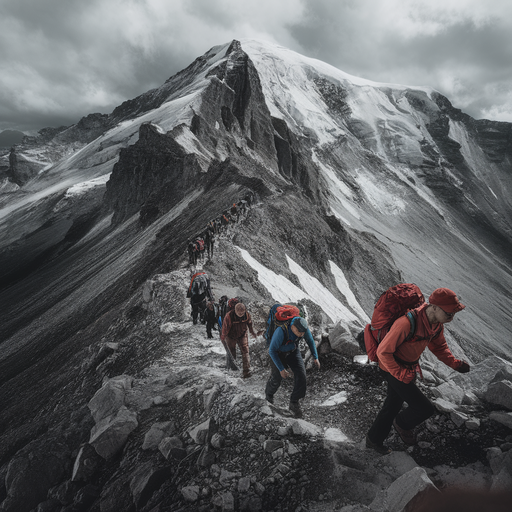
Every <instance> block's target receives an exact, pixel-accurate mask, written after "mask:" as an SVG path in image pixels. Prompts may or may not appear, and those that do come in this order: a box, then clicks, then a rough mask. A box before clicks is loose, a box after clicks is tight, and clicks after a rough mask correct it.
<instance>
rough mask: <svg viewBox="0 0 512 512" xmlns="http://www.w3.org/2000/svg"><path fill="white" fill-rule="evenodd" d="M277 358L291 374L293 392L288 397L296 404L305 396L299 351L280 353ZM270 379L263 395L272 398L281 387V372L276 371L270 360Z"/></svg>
mask: <svg viewBox="0 0 512 512" xmlns="http://www.w3.org/2000/svg"><path fill="white" fill-rule="evenodd" d="M279 357H280V359H281V362H282V363H283V365H284V367H285V368H290V370H291V371H292V372H293V391H292V394H291V396H290V401H291V402H298V401H299V399H301V398H304V397H305V396H306V367H305V366H304V359H302V355H301V353H300V350H299V349H298V348H296V349H295V350H294V351H293V352H280V353H279ZM270 370H271V373H270V377H269V379H268V381H267V386H266V388H265V394H266V395H267V396H269V397H272V396H274V394H275V393H276V391H277V390H278V389H279V386H281V381H282V380H283V378H282V377H281V372H280V371H279V370H278V369H277V366H276V365H275V363H274V361H272V358H270Z"/></svg>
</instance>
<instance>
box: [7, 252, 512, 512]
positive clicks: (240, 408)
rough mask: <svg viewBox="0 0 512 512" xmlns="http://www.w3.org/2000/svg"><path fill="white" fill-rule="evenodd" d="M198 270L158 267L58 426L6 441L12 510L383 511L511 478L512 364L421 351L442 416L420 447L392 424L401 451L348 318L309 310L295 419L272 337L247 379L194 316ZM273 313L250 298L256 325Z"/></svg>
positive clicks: (425, 429) (73, 386)
mask: <svg viewBox="0 0 512 512" xmlns="http://www.w3.org/2000/svg"><path fill="white" fill-rule="evenodd" d="M226 243H228V242H226ZM218 259H219V260H222V255H218ZM220 266H221V265H220V261H219V264H218V267H220ZM205 268H207V269H208V268H210V273H211V274H212V275H215V273H216V272H217V273H219V270H218V268H217V270H215V269H214V267H213V264H212V263H207V264H205ZM188 276H189V272H188V269H183V270H177V271H173V272H171V273H169V274H162V275H157V276H155V277H154V278H153V279H151V280H150V281H148V282H147V283H146V284H145V285H144V287H143V289H142V290H141V293H140V296H139V298H138V301H137V302H136V303H135V302H134V301H132V302H131V303H129V304H127V305H126V308H125V310H124V312H123V315H122V316H121V317H120V318H119V319H118V320H117V321H114V322H112V323H111V324H110V327H109V328H108V329H107V330H106V332H102V329H103V327H104V326H97V328H98V333H96V334H99V333H100V332H102V337H101V339H100V337H98V342H97V343H95V344H92V345H91V348H90V349H87V350H84V351H82V352H80V353H79V354H77V358H76V366H75V368H74V370H73V372H72V373H70V374H69V375H66V376H65V377H64V378H63V382H62V387H63V390H65V389H66V388H68V389H69V390H70V392H69V393H68V394H67V395H65V394H62V392H60V391H59V390H55V396H59V397H60V398H59V399H56V400H55V401H54V402H53V403H52V404H49V407H53V421H52V420H48V422H47V424H46V425H45V427H43V428H39V431H38V432H37V433H33V435H34V437H36V436H37V438H35V439H34V440H33V441H32V442H29V443H28V444H25V445H24V446H23V448H21V449H20V450H19V451H16V450H15V446H16V441H15V440H13V441H12V445H11V446H10V447H6V446H4V448H3V452H2V455H3V456H4V457H5V456H6V454H8V451H9V449H10V450H11V451H12V452H13V453H12V456H11V457H9V461H8V462H6V463H5V464H4V465H3V466H2V468H1V469H0V475H1V483H2V486H1V487H0V498H1V499H2V503H1V504H0V510H1V511H2V512H8V511H9V512H23V511H27V512H28V511H31V510H35V511H37V512H64V511H66V512H71V511H101V512H121V511H146V512H150V511H151V512H157V511H161V512H164V511H171V510H172V511H226V512H227V511H234V510H247V511H260V510H263V511H269V510H275V511H278V510H279V511H288V510H293V511H300V510H304V511H306V510H311V511H313V510H314V511H330V510H342V511H344V512H355V511H364V510H373V511H382V512H384V511H400V510H416V509H417V508H416V507H418V506H419V505H420V504H421V503H422V501H424V500H426V499H428V497H429V496H432V493H434V494H437V493H439V491H443V492H444V491H446V490H447V489H450V488H453V487H463V488H465V489H466V490H467V492H470V491H471V492H474V491H480V492H489V491H490V492H492V493H493V494H492V496H494V495H495V494H494V493H498V492H500V491H507V490H510V489H511V488H512V450H511V448H512V412H510V411H512V365H511V364H510V363H508V362H506V361H504V360H503V359H500V358H498V357H490V358H487V359H485V360H483V361H481V362H480V363H478V364H475V365H473V367H472V371H471V372H470V373H469V374H466V375H460V374H456V373H454V372H452V371H451V370H450V369H449V368H446V367H443V366H442V365H441V366H439V365H438V364H436V363H435V362H433V361H432V360H430V359H429V360H426V361H425V362H424V363H423V374H424V379H425V380H424V382H423V383H420V385H421V386H422V387H423V388H424V389H425V390H426V392H427V393H428V394H429V395H430V396H431V397H432V399H433V400H435V404H436V407H437V409H438V414H437V415H436V416H434V417H433V418H431V419H430V420H429V421H428V422H426V424H425V425H423V426H422V427H421V429H420V432H419V435H418V437H419V443H418V445H417V446H415V447H413V448H409V449H406V447H405V446H404V445H403V444H402V443H401V441H400V440H399V438H397V437H396V436H395V435H394V434H393V435H392V436H391V437H390V439H389V441H390V443H389V444H390V446H391V447H392V448H393V452H392V453H391V454H389V455H386V456H380V455H378V454H376V453H375V452H373V451H371V450H367V449H365V448H364V442H363V439H364V435H365V432H366V430H367V429H368V426H369V425H370V423H371V421H372V419H373V417H374V416H375V414H376V412H377V411H378V409H379V407H380V403H381V401H382V399H383V397H384V391H385V390H384V386H383V385H382V382H381V379H380V378H379V374H378V370H377V368H376V367H375V366H373V365H368V364H361V363H358V362H354V361H353V359H354V354H355V353H357V352H358V348H357V345H356V343H355V340H354V337H353V335H352V334H351V333H350V332H349V331H348V329H346V328H345V327H344V326H343V325H337V326H329V327H330V328H328V327H326V326H323V328H322V327H321V326H320V325H319V324H317V325H315V319H316V318H317V317H318V318H319V317H320V316H319V315H316V314H315V311H314V307H312V308H311V309H312V315H311V322H312V324H313V327H314V334H315V335H316V336H315V337H316V339H317V340H323V341H322V343H321V344H320V346H319V352H320V354H321V355H320V361H321V363H322V368H321V370H320V371H315V370H313V369H309V370H308V386H309V387H308V394H307V396H306V398H305V399H304V401H303V402H304V403H303V409H304V417H303V418H302V419H296V418H293V417H291V415H290V413H289V411H288V410H287V409H286V406H287V399H288V396H289V393H290V391H291V386H292V383H291V382H285V383H284V384H283V386H282V389H281V390H280V391H279V393H278V394H277V395H276V404H275V405H270V404H268V403H267V402H266V401H265V400H264V394H263V390H264V385H265V381H266V378H267V376H268V371H269V370H268V367H267V364H268V362H267V358H266V351H265V346H264V341H263V340H261V339H259V340H258V341H256V342H254V343H252V345H251V355H252V364H253V369H254V372H253V376H252V377H251V378H249V379H245V380H244V379H242V378H241V375H240V374H239V373H238V372H233V371H228V370H226V369H225V368H224V366H225V365H224V352H223V348H222V346H221V344H220V341H219V339H218V337H217V335H216V336H215V337H214V339H212V340H208V339H207V338H206V333H205V328H204V326H203V325H193V324H192V322H191V321H190V317H189V307H188V304H187V299H186V298H185V290H186V283H187V280H188ZM214 290H215V285H214ZM265 308H266V305H265V304H262V303H253V304H250V310H251V311H253V316H254V318H255V322H256V324H257V327H258V326H259V327H262V326H263V323H264V321H265V315H264V312H265ZM328 331H329V332H328ZM92 334H93V333H91V335H92ZM322 334H324V336H322ZM326 334H328V336H326ZM305 356H306V357H307V354H305ZM356 359H357V358H356ZM363 360H364V358H363ZM61 391H62V390H61ZM63 396H67V398H66V399H63V398H62V397H63ZM45 414H47V415H49V416H51V414H50V412H49V411H48V410H46V411H45ZM45 429H46V430H45ZM17 435H18V441H19V440H20V439H22V437H23V429H20V430H19V431H18V432H17ZM411 507H412V508H411ZM479 510H480V509H479ZM481 510H484V509H481ZM493 510H501V509H499V508H494V509H493ZM504 510H505V509H504Z"/></svg>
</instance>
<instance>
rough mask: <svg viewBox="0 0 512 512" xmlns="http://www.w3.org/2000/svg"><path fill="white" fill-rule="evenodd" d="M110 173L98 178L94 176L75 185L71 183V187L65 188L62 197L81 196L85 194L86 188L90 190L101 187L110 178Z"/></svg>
mask: <svg viewBox="0 0 512 512" xmlns="http://www.w3.org/2000/svg"><path fill="white" fill-rule="evenodd" d="M110 174H111V173H109V174H105V175H103V176H100V177H98V178H94V179H93V180H88V181H82V182H81V183H77V184H76V185H73V186H72V187H70V188H68V189H67V191H66V194H65V195H64V197H65V198H69V197H73V196H81V195H83V194H85V193H86V192H87V191H88V190H91V189H93V188H95V187H101V186H103V185H105V183H107V181H108V180H109V178H110Z"/></svg>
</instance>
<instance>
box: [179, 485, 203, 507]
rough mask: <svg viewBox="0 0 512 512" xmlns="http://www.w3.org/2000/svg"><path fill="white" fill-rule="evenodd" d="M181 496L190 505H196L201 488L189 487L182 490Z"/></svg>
mask: <svg viewBox="0 0 512 512" xmlns="http://www.w3.org/2000/svg"><path fill="white" fill-rule="evenodd" d="M181 495H182V496H183V499H184V500H185V501H187V502H188V503H194V502H196V501H197V499H198V498H199V486H197V485H187V486H186V487H183V489H181Z"/></svg>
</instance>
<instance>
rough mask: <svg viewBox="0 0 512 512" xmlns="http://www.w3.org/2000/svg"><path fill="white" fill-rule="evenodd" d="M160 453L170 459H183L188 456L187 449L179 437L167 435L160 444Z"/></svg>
mask: <svg viewBox="0 0 512 512" xmlns="http://www.w3.org/2000/svg"><path fill="white" fill-rule="evenodd" d="M158 449H159V451H160V453H161V454H162V455H163V456H164V457H165V458H166V459H168V458H169V457H172V458H174V459H177V460H181V459H183V458H185V457H186V456H187V451H186V450H185V449H184V448H183V442H182V441H181V439H180V438H179V437H175V436H174V437H165V438H164V439H162V441H161V442H160V444H159V445H158Z"/></svg>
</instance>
